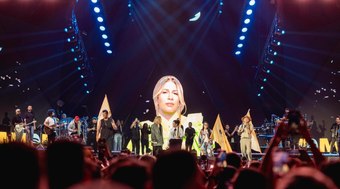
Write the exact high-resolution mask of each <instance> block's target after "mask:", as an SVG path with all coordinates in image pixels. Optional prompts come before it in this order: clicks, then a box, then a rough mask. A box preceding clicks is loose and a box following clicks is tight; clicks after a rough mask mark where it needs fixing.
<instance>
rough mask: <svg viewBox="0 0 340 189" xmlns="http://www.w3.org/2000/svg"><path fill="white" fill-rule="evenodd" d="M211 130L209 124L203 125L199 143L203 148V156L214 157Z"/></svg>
mask: <svg viewBox="0 0 340 189" xmlns="http://www.w3.org/2000/svg"><path fill="white" fill-rule="evenodd" d="M210 136H211V129H210V128H209V124H208V122H204V123H203V128H202V129H201V131H200V135H199V143H200V146H201V155H206V156H209V157H210V156H213V149H212V140H211V138H210Z"/></svg>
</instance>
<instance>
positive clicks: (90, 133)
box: [86, 117, 98, 151]
mask: <svg viewBox="0 0 340 189" xmlns="http://www.w3.org/2000/svg"><path fill="white" fill-rule="evenodd" d="M97 122H98V121H97V118H96V117H93V118H92V120H91V123H89V125H88V126H87V141H86V144H87V145H88V146H92V148H93V149H94V150H95V151H96V150H97V142H96V136H97V132H96V128H97Z"/></svg>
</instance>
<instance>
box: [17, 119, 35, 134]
mask: <svg viewBox="0 0 340 189" xmlns="http://www.w3.org/2000/svg"><path fill="white" fill-rule="evenodd" d="M36 122H37V121H35V120H34V121H32V122H30V123H27V124H25V123H18V124H15V127H14V129H15V131H16V132H18V133H20V132H21V131H22V130H23V129H25V127H26V126H27V125H30V124H32V123H36Z"/></svg>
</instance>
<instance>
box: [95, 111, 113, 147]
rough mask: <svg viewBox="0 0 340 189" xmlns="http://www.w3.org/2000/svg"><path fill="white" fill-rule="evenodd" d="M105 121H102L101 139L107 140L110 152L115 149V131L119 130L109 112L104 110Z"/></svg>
mask: <svg viewBox="0 0 340 189" xmlns="http://www.w3.org/2000/svg"><path fill="white" fill-rule="evenodd" d="M102 113H103V119H101V120H100V127H99V128H100V138H103V139H105V141H106V144H107V146H108V147H109V150H110V152H112V149H113V134H114V133H113V130H114V129H116V128H117V126H116V123H115V122H114V120H113V119H112V118H111V117H110V118H109V112H108V111H107V110H103V112H102Z"/></svg>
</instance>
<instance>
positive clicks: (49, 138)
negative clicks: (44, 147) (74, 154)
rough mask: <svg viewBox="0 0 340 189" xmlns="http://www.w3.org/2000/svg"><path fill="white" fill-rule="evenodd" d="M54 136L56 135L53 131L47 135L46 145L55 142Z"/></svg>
mask: <svg viewBox="0 0 340 189" xmlns="http://www.w3.org/2000/svg"><path fill="white" fill-rule="evenodd" d="M56 136H57V134H56V133H55V132H54V131H52V133H51V134H49V135H47V140H48V144H52V143H53V142H54V141H55V137H56Z"/></svg>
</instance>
